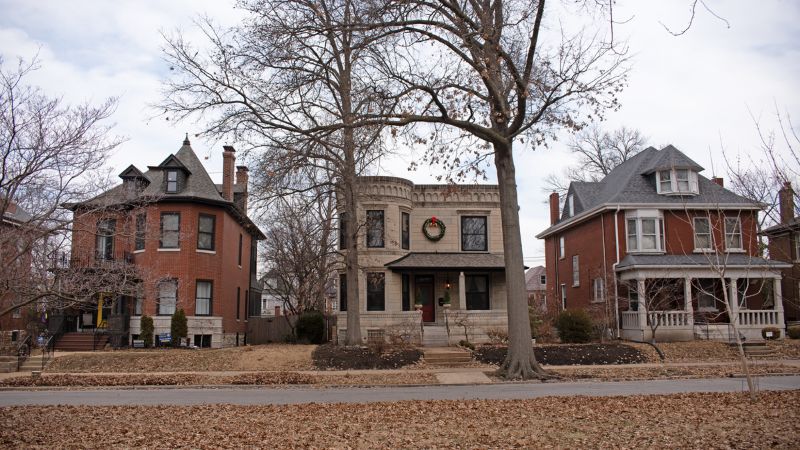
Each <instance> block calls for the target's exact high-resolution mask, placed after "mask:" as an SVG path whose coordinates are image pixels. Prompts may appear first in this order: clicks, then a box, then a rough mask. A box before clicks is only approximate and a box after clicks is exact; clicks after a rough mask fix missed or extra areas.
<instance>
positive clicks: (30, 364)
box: [19, 355, 52, 372]
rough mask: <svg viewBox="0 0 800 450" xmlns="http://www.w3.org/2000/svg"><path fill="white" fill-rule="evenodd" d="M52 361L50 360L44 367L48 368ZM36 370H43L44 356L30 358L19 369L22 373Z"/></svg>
mask: <svg viewBox="0 0 800 450" xmlns="http://www.w3.org/2000/svg"><path fill="white" fill-rule="evenodd" d="M50 361H52V359H50V360H48V361H47V363H46V364H45V365H44V366H45V367H47V364H49V363H50ZM34 370H42V355H39V356H31V357H30V358H28V359H26V360H25V362H24V363H22V366H20V368H19V371H20V372H32V371H34Z"/></svg>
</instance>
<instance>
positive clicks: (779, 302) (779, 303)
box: [774, 277, 785, 329]
mask: <svg viewBox="0 0 800 450" xmlns="http://www.w3.org/2000/svg"><path fill="white" fill-rule="evenodd" d="M774 283H775V306H774V308H775V311H777V312H778V328H780V329H783V328H784V325H785V322H784V318H783V291H782V288H781V277H775V278H774Z"/></svg>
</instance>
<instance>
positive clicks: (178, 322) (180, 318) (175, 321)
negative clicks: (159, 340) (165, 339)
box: [169, 308, 189, 347]
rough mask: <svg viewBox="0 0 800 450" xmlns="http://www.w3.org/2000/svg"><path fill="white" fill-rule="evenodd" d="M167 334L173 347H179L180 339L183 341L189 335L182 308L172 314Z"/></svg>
mask: <svg viewBox="0 0 800 450" xmlns="http://www.w3.org/2000/svg"><path fill="white" fill-rule="evenodd" d="M169 333H170V338H171V340H172V346H173V347H178V346H180V344H181V339H184V338H185V337H186V336H187V335H188V334H189V328H188V326H187V324H186V313H184V312H183V308H179V309H178V310H176V311H175V312H174V313H173V314H172V322H171V323H170V326H169Z"/></svg>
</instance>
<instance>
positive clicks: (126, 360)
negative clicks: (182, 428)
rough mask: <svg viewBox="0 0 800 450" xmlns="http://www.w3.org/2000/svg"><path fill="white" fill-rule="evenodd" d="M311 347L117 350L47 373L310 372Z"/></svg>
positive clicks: (72, 357)
mask: <svg viewBox="0 0 800 450" xmlns="http://www.w3.org/2000/svg"><path fill="white" fill-rule="evenodd" d="M314 348H316V346H314V345H287V344H272V345H254V346H247V347H233V348H224V349H206V350H185V349H165V350H121V351H112V352H94V353H74V354H68V355H64V356H60V357H58V358H56V360H54V361H53V362H52V364H50V366H49V367H48V368H47V371H48V372H64V373H80V372H188V371H225V370H228V371H239V370H242V371H244V370H310V369H312V363H311V353H312V352H313V351H314Z"/></svg>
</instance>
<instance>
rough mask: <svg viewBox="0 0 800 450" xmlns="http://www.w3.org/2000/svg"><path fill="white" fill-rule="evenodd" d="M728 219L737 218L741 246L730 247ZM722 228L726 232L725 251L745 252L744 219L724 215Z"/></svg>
mask: <svg viewBox="0 0 800 450" xmlns="http://www.w3.org/2000/svg"><path fill="white" fill-rule="evenodd" d="M728 220H736V223H737V225H738V227H739V233H738V234H739V246H738V247H730V248H728ZM722 228H723V230H722V231H723V232H724V234H725V251H726V252H729V253H743V252H744V236H743V234H742V219H741V218H740V217H723V219H722Z"/></svg>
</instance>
